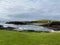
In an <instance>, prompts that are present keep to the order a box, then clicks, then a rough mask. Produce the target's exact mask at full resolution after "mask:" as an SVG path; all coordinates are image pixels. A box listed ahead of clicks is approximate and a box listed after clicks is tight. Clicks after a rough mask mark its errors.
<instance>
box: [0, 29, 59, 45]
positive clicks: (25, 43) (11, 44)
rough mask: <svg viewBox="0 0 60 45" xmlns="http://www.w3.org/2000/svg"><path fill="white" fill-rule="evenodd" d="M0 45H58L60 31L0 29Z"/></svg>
mask: <svg viewBox="0 0 60 45" xmlns="http://www.w3.org/2000/svg"><path fill="white" fill-rule="evenodd" d="M0 45H60V33H35V32H16V31H7V30H0Z"/></svg>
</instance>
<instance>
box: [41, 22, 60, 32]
mask: <svg viewBox="0 0 60 45" xmlns="http://www.w3.org/2000/svg"><path fill="white" fill-rule="evenodd" d="M41 26H44V27H47V28H50V29H53V30H55V31H60V22H50V23H47V24H44V25H41Z"/></svg>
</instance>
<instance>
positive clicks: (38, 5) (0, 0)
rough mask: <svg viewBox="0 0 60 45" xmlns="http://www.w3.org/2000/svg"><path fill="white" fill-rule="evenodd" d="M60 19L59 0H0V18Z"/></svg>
mask: <svg viewBox="0 0 60 45" xmlns="http://www.w3.org/2000/svg"><path fill="white" fill-rule="evenodd" d="M40 19H54V20H60V0H0V20H19V21H20V20H40Z"/></svg>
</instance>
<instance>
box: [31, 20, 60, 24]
mask: <svg viewBox="0 0 60 45" xmlns="http://www.w3.org/2000/svg"><path fill="white" fill-rule="evenodd" d="M31 22H35V23H48V22H60V21H58V20H35V21H31Z"/></svg>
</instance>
